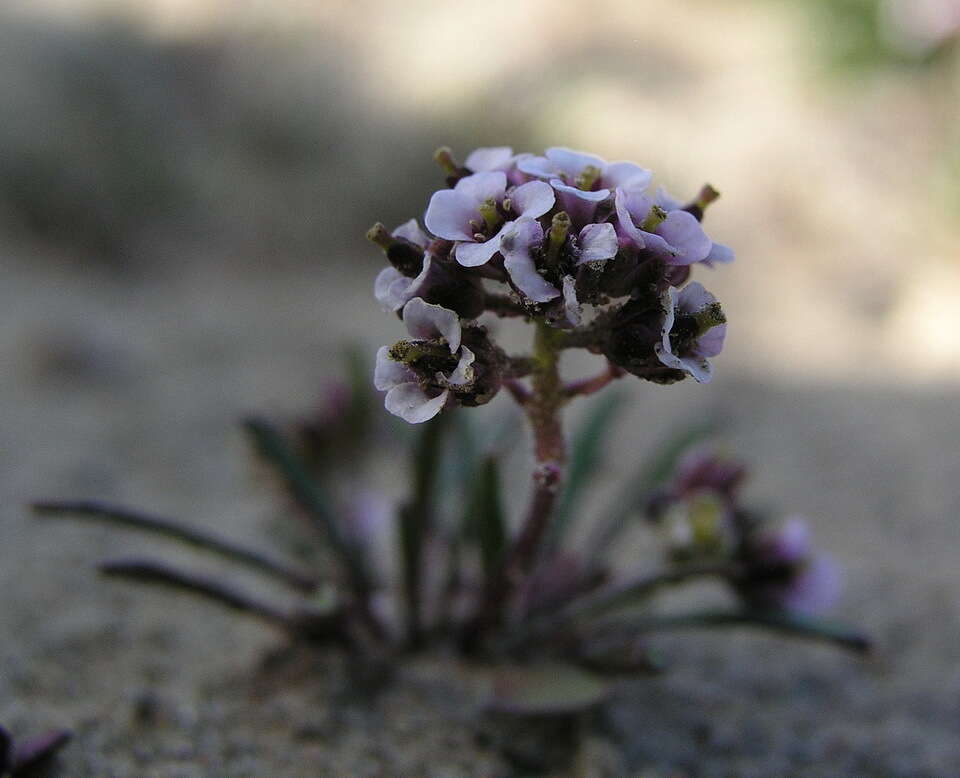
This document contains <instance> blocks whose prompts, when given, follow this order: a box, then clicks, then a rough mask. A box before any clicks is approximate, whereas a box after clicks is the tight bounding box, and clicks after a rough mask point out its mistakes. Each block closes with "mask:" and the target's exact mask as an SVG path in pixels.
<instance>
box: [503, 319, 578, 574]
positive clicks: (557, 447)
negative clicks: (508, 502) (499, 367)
mask: <svg viewBox="0 0 960 778" xmlns="http://www.w3.org/2000/svg"><path fill="white" fill-rule="evenodd" d="M559 363H560V348H559V339H558V337H557V334H556V330H553V329H551V328H550V327H548V326H547V325H546V324H544V323H543V322H537V324H536V332H535V335H534V341H533V372H532V375H531V384H532V388H533V392H532V394H531V395H530V397H529V399H528V400H527V402H526V405H525V406H524V407H525V408H526V411H527V417H528V418H529V419H530V426H531V428H532V429H533V451H534V459H535V465H534V470H533V496H532V498H531V501H530V508H529V510H528V512H527V517H526V520H525V521H524V524H523V527H522V528H521V530H520V535H519V537H518V538H517V541H516V543H515V544H514V547H513V552H512V553H511V555H510V561H509V571H510V572H513V573H521V574H522V573H526V572H528V571H529V569H530V566H531V564H532V563H533V560H534V559H536V554H537V549H538V547H539V544H540V541H541V539H542V538H543V536H544V533H545V531H546V529H547V525H548V524H549V522H550V516H551V515H552V513H553V508H554V504H555V503H556V499H557V494H558V492H559V489H560V481H561V479H562V476H563V464H564V461H565V459H566V448H565V444H564V439H563V426H562V424H561V421H560V410H561V408H562V407H563V402H564V399H565V398H564V393H563V384H562V383H561V381H560V372H559V369H558V367H559Z"/></svg>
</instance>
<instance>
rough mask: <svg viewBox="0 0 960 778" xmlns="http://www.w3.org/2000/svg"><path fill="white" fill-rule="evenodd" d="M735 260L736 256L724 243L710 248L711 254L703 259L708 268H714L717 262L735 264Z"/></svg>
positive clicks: (715, 244)
mask: <svg viewBox="0 0 960 778" xmlns="http://www.w3.org/2000/svg"><path fill="white" fill-rule="evenodd" d="M733 260H734V255H733V249H732V248H730V247H729V246H724V245H723V244H722V243H714V244H713V246H711V247H710V253H709V254H707V256H705V257H704V258H703V264H705V265H706V266H707V267H713V266H714V264H715V263H717V262H719V263H720V264H722V265H725V264H727V263H729V262H733Z"/></svg>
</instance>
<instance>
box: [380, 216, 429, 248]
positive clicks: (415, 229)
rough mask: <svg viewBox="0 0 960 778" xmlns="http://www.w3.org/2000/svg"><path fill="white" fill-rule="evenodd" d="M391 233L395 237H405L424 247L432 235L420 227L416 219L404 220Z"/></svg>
mask: <svg viewBox="0 0 960 778" xmlns="http://www.w3.org/2000/svg"><path fill="white" fill-rule="evenodd" d="M390 234H391V235H393V237H395V238H405V239H406V240H409V241H410V242H411V243H413V244H415V245H417V246H419V247H420V248H422V249H425V248H426V247H427V244H429V243H430V236H429V235H427V233H425V232H424V231H423V230H422V229H420V224H419V223H418V222H417V220H416V219H411V220H410V221H407V222H404V223H403V224H401V225H400V226H399V227H397V229H395V230H394V231H393V232H392V233H390Z"/></svg>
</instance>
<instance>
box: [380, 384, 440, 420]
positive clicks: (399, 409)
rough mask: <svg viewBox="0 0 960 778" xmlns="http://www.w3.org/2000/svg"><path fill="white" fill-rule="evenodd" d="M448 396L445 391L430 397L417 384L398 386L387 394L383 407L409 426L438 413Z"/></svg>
mask: <svg viewBox="0 0 960 778" xmlns="http://www.w3.org/2000/svg"><path fill="white" fill-rule="evenodd" d="M449 396H450V392H449V390H447V389H444V390H443V391H442V392H441V393H440V394H438V395H437V396H436V397H430V396H428V395H427V394H426V392H424V391H423V389H421V388H420V385H419V384H415V383H409V384H400V385H399V386H395V387H394V388H393V389H391V390H390V391H389V392H387V396H386V397H385V398H384V401H383V405H384V407H385V408H386V409H387V410H388V411H390V413H392V414H393V415H394V416H399V417H400V418H401V419H403V420H404V421H406V422H409V423H410V424H420V423H422V422H425V421H429V420H430V419H432V418H433V417H434V416H436V415H437V414H438V413H440V411H441V409H442V408H443V406H444V405H445V404H446V402H447V398H448V397H449Z"/></svg>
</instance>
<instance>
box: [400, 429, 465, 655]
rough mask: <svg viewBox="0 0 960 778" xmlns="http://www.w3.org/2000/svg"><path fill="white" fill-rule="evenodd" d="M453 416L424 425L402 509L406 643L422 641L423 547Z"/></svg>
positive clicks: (416, 447)
mask: <svg viewBox="0 0 960 778" xmlns="http://www.w3.org/2000/svg"><path fill="white" fill-rule="evenodd" d="M451 415H452V414H450V413H441V414H440V415H439V416H437V417H436V418H435V419H433V420H432V421H429V422H427V423H426V424H424V425H423V428H422V431H421V432H420V436H419V438H418V439H417V443H416V446H415V448H414V452H413V491H412V494H411V496H410V500H409V501H408V502H407V503H406V504H405V505H403V506H402V507H401V508H400V512H399V520H400V554H401V561H402V566H403V581H404V599H405V607H406V620H407V639H408V641H409V642H410V644H411V645H413V646H416V645H419V643H420V641H421V637H422V625H421V613H420V604H421V602H422V597H423V592H422V591H421V587H422V580H423V576H422V564H423V547H424V543H425V540H426V537H427V535H428V533H430V532H431V531H432V529H433V519H434V516H433V514H434V510H435V499H434V498H435V488H436V483H437V473H438V469H439V462H440V453H441V450H442V441H443V435H444V432H445V430H446V428H447V427H448V426H449V424H450V417H451Z"/></svg>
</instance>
